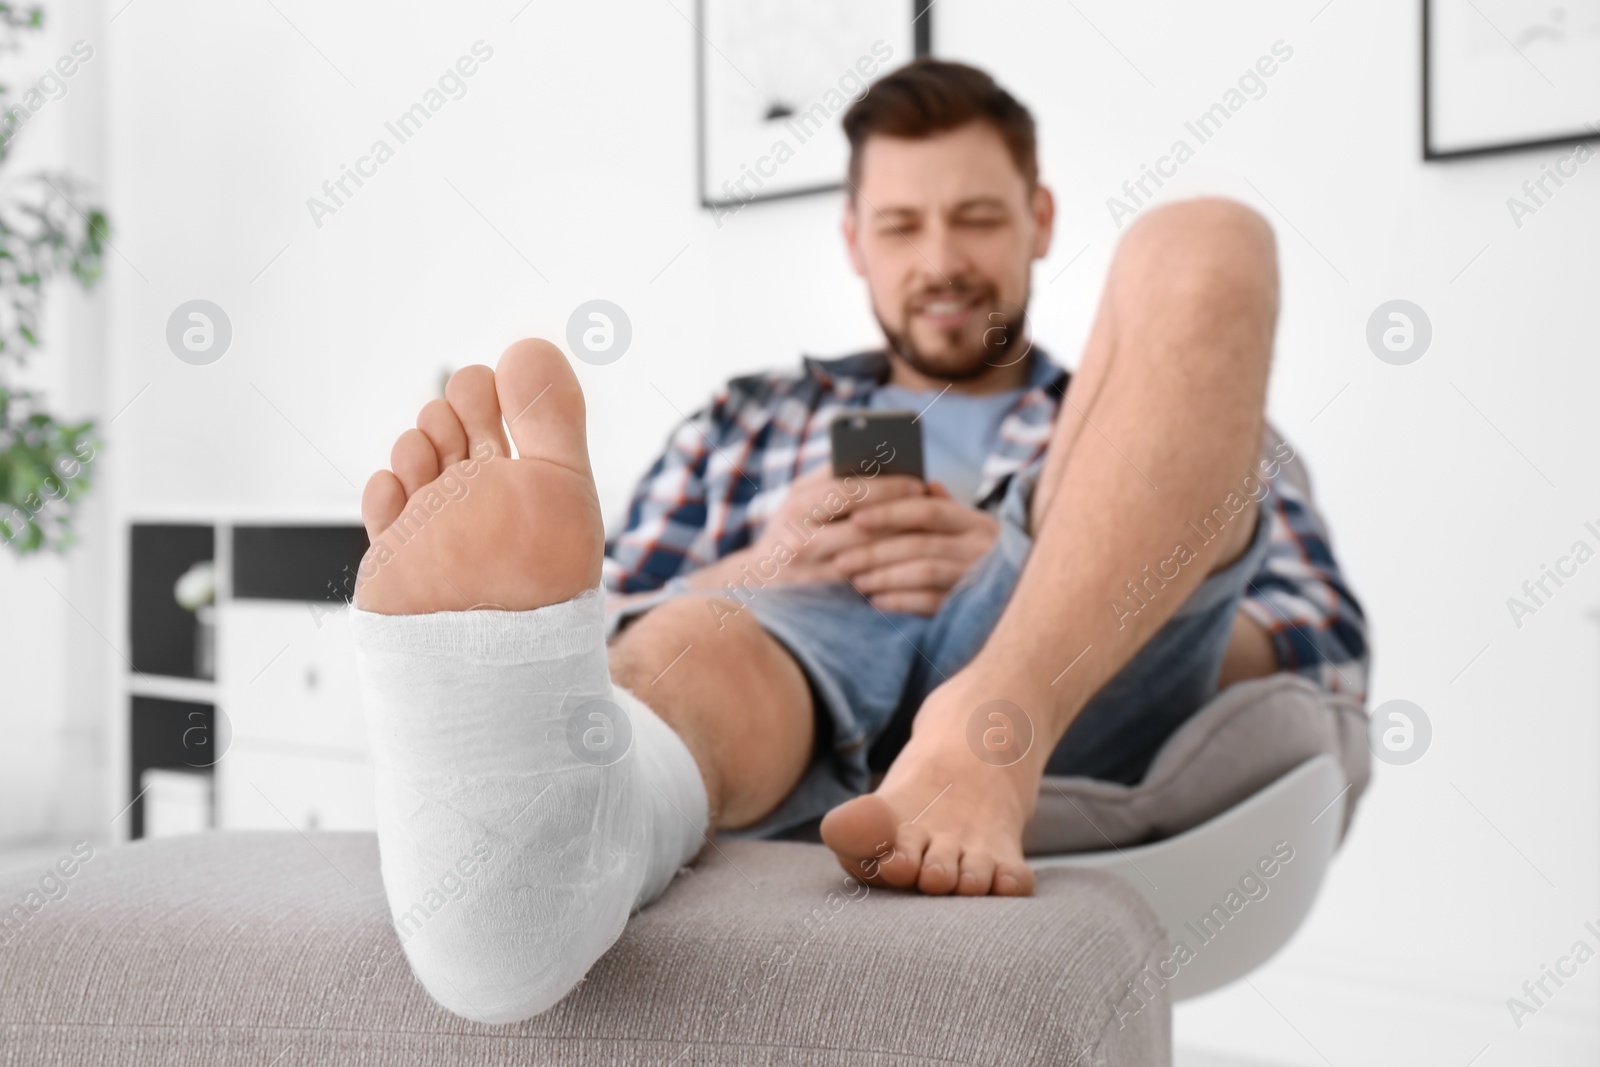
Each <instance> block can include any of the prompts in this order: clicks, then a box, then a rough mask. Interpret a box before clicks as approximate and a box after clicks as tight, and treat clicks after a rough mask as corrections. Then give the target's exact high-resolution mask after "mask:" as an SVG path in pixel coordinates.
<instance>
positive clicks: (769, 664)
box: [611, 596, 816, 829]
mask: <svg viewBox="0 0 1600 1067" xmlns="http://www.w3.org/2000/svg"><path fill="white" fill-rule="evenodd" d="M723 606H724V607H725V608H726V609H727V610H724V611H720V612H713V611H712V610H711V598H709V597H700V596H686V597H679V598H677V599H675V600H669V601H667V602H666V603H665V604H662V605H661V606H659V607H656V608H653V609H652V610H650V611H649V612H647V613H646V614H645V615H643V616H642V617H640V618H639V619H638V621H636V622H634V623H633V624H632V625H630V626H628V627H627V628H626V629H624V630H623V631H622V633H620V634H619V635H618V636H617V637H616V638H615V639H614V640H613V641H612V643H611V677H612V678H613V679H615V681H616V683H617V684H618V685H620V686H623V687H625V688H627V689H630V690H632V691H633V693H634V694H635V695H636V696H638V697H640V698H641V699H643V700H644V701H645V703H647V704H649V705H650V707H651V708H653V709H654V710H655V712H656V714H658V715H660V716H661V717H662V718H663V719H665V720H666V721H667V722H668V723H669V724H670V725H671V726H672V728H673V729H674V730H676V731H677V733H678V736H679V737H681V738H683V740H684V743H685V744H687V745H688V746H689V751H690V752H692V753H693V754H694V757H695V762H696V763H698V764H699V766H700V776H701V778H702V779H703V780H704V781H705V787H706V795H707V797H708V799H709V801H710V806H711V824H712V826H713V828H715V829H737V828H739V827H744V826H749V825H751V824H752V823H755V822H756V821H757V820H759V819H760V818H761V817H762V816H764V815H766V814H768V813H769V812H771V811H772V810H773V809H774V808H776V807H777V806H778V804H779V803H780V802H781V801H782V800H783V798H784V797H786V796H788V795H789V793H790V792H791V791H792V790H793V789H794V787H795V786H796V785H797V784H798V783H799V781H800V777H801V775H803V774H804V773H805V770H806V767H807V766H808V765H809V763H810V762H811V746H812V744H813V741H814V736H813V735H814V734H815V732H816V723H815V719H814V717H813V714H812V698H811V687H810V685H809V684H808V683H807V682H806V678H805V674H804V673H803V672H802V671H801V670H800V665H799V664H797V663H796V662H795V661H794V658H793V657H792V656H790V655H789V652H788V650H787V649H785V648H784V647H783V645H781V644H779V643H778V641H777V640H776V639H774V638H773V637H772V636H771V635H770V634H768V633H767V632H766V631H765V630H763V629H762V628H761V626H760V624H759V623H757V622H756V621H755V618H754V616H752V615H751V614H750V612H748V611H741V610H740V608H742V607H743V605H741V604H738V603H735V602H733V601H726V602H724V605H723Z"/></svg>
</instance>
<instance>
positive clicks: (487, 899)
mask: <svg viewBox="0 0 1600 1067" xmlns="http://www.w3.org/2000/svg"><path fill="white" fill-rule="evenodd" d="M844 126H845V130H846V133H847V135H848V136H849V139H850V143H851V160H850V170H849V195H848V197H847V199H846V207H845V215H844V221H843V234H844V238H845V243H846V246H847V248H848V250H849V254H850V257H851V262H852V263H853V265H854V267H855V269H856V271H857V272H858V273H859V274H860V275H861V276H862V277H863V278H864V279H866V283H867V290H868V293H869V296H870V298H871V300H872V306H873V311H874V313H875V314H876V316H877V318H878V320H879V322H880V324H881V326H882V328H883V332H884V337H885V340H886V347H885V350H884V351H882V352H877V353H867V354H864V355H861V356H858V357H852V358H850V359H846V360H842V361H833V362H819V361H808V362H807V364H806V367H805V369H804V372H803V373H801V374H799V375H789V376H781V375H780V376H757V377H752V378H742V379H738V380H736V381H734V382H732V383H730V384H729V386H728V387H727V389H726V390H725V391H724V392H723V393H721V394H720V395H719V396H718V397H717V398H716V400H715V401H714V402H713V404H712V405H711V406H710V407H709V408H708V409H707V410H706V411H704V412H702V413H700V414H699V415H698V416H696V417H695V418H694V419H692V420H690V422H689V423H688V425H686V426H685V427H683V428H682V429H681V430H680V431H679V432H678V433H677V434H676V435H675V436H674V437H673V439H672V441H671V443H670V445H669V448H668V450H667V453H666V454H665V455H664V456H662V457H661V459H660V460H658V461H657V463H656V464H655V466H654V468H653V469H652V470H651V472H650V473H649V475H648V476H647V477H646V479H645V481H644V483H643V484H642V486H641V488H640V491H639V493H638V495H637V496H636V498H635V500H634V501H633V504H632V507H631V508H630V510H629V514H628V517H627V523H626V526H625V528H624V529H623V530H622V531H620V532H619V533H618V534H617V535H616V537H615V538H614V539H613V540H612V541H611V542H610V543H609V544H608V545H603V543H602V533H601V519H600V515H599V509H598V504H597V502H596V497H595V492H594V485H593V479H592V477H591V475H590V473H589V465H588V456H587V452H586V448H585V441H584V429H583V426H584V422H583V399H582V396H581V393H580V391H579V389H578V386H577V384H576V379H575V378H574V377H573V375H572V372H571V370H570V368H569V367H568V365H567V363H566V359H565V357H564V356H562V354H561V353H560V352H559V351H558V350H557V349H555V348H554V347H553V346H551V345H549V344H547V343H545V342H541V341H526V342H521V343H519V344H517V345H514V346H513V347H512V348H511V349H510V350H508V351H507V353H506V354H505V355H504V356H503V357H502V359H501V361H500V363H499V366H498V368H497V370H496V371H493V372H491V371H490V370H489V369H488V368H487V367H469V368H466V369H465V370H462V371H460V372H458V373H457V374H456V375H455V376H454V377H453V378H452V379H451V380H450V383H449V385H448V387H447V389H446V395H445V398H444V399H441V400H436V401H434V402H432V403H430V404H429V405H428V406H427V407H425V408H424V409H423V411H422V413H421V415H420V416H419V418H418V421H417V429H414V430H408V431H406V433H405V434H403V435H402V436H401V437H400V439H399V441H398V442H397V443H396V445H395V448H394V453H393V456H392V467H393V470H392V471H380V472H379V473H378V474H376V475H374V477H373V479H372V480H371V482H369V484H368V486H367V489H366V493H365V495H364V498H363V514H364V517H365V521H366V524H367V527H368V530H369V533H370V535H371V537H372V540H373V543H374V544H373V549H372V552H371V553H370V554H369V556H368V558H367V560H366V561H364V563H363V567H362V574H361V581H360V584H359V586H358V590H357V595H356V607H357V609H358V610H357V611H356V612H355V623H356V633H357V639H358V643H359V647H360V650H361V656H362V671H363V687H364V691H365V695H366V700H367V705H368V719H369V725H370V728H371V732H372V738H373V749H374V760H375V763H376V765H377V767H378V777H379V818H380V830H379V833H380V843H381V846H382V854H383V872H384V882H385V887H386V890H387V892H388V895H389V899H390V903H391V908H392V910H393V911H394V913H395V915H396V916H397V918H398V917H399V916H400V915H401V914H403V913H405V912H406V911H407V909H409V908H411V907H412V905H413V903H414V902H415V901H417V900H420V899H423V896H424V894H425V893H426V892H427V891H429V890H431V889H432V887H433V886H434V885H435V884H436V883H437V882H438V881H439V877H440V873H441V871H443V870H446V869H450V868H451V864H452V861H453V860H455V859H456V858H457V857H459V856H461V855H463V854H464V853H467V852H468V850H469V848H471V847H474V845H475V843H477V844H483V843H487V844H488V846H489V847H488V848H487V849H486V850H485V851H488V852H489V853H490V854H491V855H492V856H493V857H494V859H493V861H492V862H489V861H485V862H484V870H482V871H480V872H478V878H477V880H476V881H475V882H474V883H473V884H474V885H481V886H482V887H483V888H481V889H478V888H475V889H473V890H472V891H471V892H470V893H469V894H468V895H466V896H465V897H463V898H462V899H461V900H460V901H456V902H452V903H451V904H450V905H449V906H448V907H445V908H443V909H441V910H440V911H438V913H437V914H434V915H433V916H432V917H431V919H430V920H429V922H428V923H427V924H426V925H425V926H423V927H421V928H420V929H419V930H416V931H415V932H414V935H413V936H412V937H411V938H410V940H408V941H407V942H406V950H407V954H408V956H409V958H410V960H411V963H412V966H413V969H414V970H415V971H416V973H417V975H418V977H419V978H420V979H421V980H422V982H423V983H424V984H425V985H426V986H427V988H428V989H429V991H430V992H431V993H432V994H433V995H434V996H435V998H436V999H438V1000H439V1001H440V1002H441V1003H442V1004H444V1005H445V1006H447V1007H449V1008H450V1009H451V1010H454V1011H457V1012H459V1013H460V1014H463V1015H466V1016H468V1017H471V1018H475V1019H480V1020H484V1021H491V1022H499V1021H509V1020H513V1019H519V1018H525V1017H527V1016H528V1015H530V1014H534V1013H536V1012H539V1011H543V1010H545V1009H546V1008H548V1007H549V1006H551V1005H552V1004H554V1003H556V1002H557V1001H558V1000H559V999H560V998H561V997H562V996H564V995H565V994H566V992H567V991H568V990H570V989H571V987H572V986H573V985H574V984H575V983H576V982H577V981H578V980H579V979H581V978H582V976H583V974H584V973H585V972H586V971H587V970H588V968H589V966H590V965H592V963H593V962H594V961H595V960H596V959H598V958H599V956H600V955H601V954H602V953H603V952H604V951H605V949H606V948H607V947H608V946H609V945H610V944H611V943H612V942H613V941H614V940H615V938H616V937H617V936H618V934H619V933H620V932H621V929H622V927H623V924H624V923H625V922H626V919H627V916H628V914H630V913H631V911H633V910H635V909H637V908H638V907H642V906H644V905H645V904H647V903H649V902H650V900H652V899H654V897H655V896H657V895H659V893H660V892H661V891H662V890H663V889H664V888H665V886H666V885H667V884H668V883H669V882H670V880H671V878H672V877H673V875H674V873H675V872H676V870H677V869H678V867H679V865H680V864H682V863H685V862H688V861H689V860H690V859H692V858H693V856H694V855H695V854H696V852H697V851H698V850H699V849H700V847H701V846H702V845H703V843H704V841H705V840H706V835H707V834H709V833H711V832H715V831H724V832H728V831H737V832H741V833H747V834H756V835H772V834H778V833H783V832H787V831H792V830H796V829H804V828H805V827H806V826H808V825H809V824H811V823H813V822H814V821H815V820H816V819H818V818H819V817H821V823H820V828H819V831H820V835H821V837H822V839H823V840H824V841H825V842H826V843H827V844H828V845H829V846H830V847H831V848H832V849H833V851H834V852H835V853H836V854H837V855H838V857H839V861H840V863H841V864H842V865H843V867H844V869H845V870H846V871H847V872H849V874H850V875H851V876H853V877H856V878H858V879H860V880H861V881H864V882H868V883H870V884H874V885H883V886H889V887H895V888H900V889H908V890H911V889H914V890H918V891H921V892H924V893H930V894H951V893H958V894H964V895H981V894H988V893H996V894H1026V893H1029V892H1031V890H1032V887H1033V875H1032V872H1031V871H1030V869H1029V868H1028V865H1027V863H1026V862H1025V861H1024V858H1023V854H1022V848H1021V838H1022V830H1023V827H1024V825H1025V824H1026V822H1027V820H1028V818H1029V817H1030V815H1031V814H1032V811H1033V806H1034V802H1035V798H1036V795H1037V790H1038V786H1039V781H1040V777H1041V776H1042V775H1043V774H1044V773H1045V772H1046V771H1049V772H1051V773H1060V774H1083V775H1091V776H1097V777H1101V778H1107V779H1112V780H1117V781H1124V782H1137V781H1138V780H1139V779H1140V777H1141V776H1142V775H1143V774H1144V772H1145V770H1146V769H1147V768H1148V766H1149V763H1150V760H1151V758H1152V757H1153V755H1154V753H1155V751H1156V750H1157V749H1158V748H1159V747H1160V745H1161V743H1162V742H1163V741H1164V740H1165V739H1166V738H1167V737H1168V736H1170V734H1171V733H1172V731H1173V730H1174V729H1176V728H1177V726H1178V725H1180V724H1181V723H1182V721H1183V720H1184V719H1185V718H1187V717H1188V716H1189V715H1190V714H1192V713H1193V712H1194V711H1195V710H1196V709H1197V708H1198V707H1199V706H1200V705H1201V704H1203V703H1204V702H1205V701H1206V700H1207V699H1209V698H1210V697H1211V696H1212V695H1213V694H1214V693H1215V692H1216V691H1217V690H1218V688H1219V687H1220V686H1222V685H1225V684H1228V683H1231V682H1233V681H1238V680H1241V679H1245V678H1250V677H1257V676H1261V675H1265V674H1268V673H1271V672H1273V671H1276V670H1286V669H1293V670H1300V671H1303V672H1305V673H1307V674H1308V675H1310V676H1312V677H1313V678H1314V679H1316V680H1318V681H1319V682H1321V683H1322V684H1324V685H1327V686H1329V687H1347V688H1352V689H1355V690H1357V691H1359V690H1360V689H1361V688H1362V687H1363V686H1364V677H1365V674H1364V671H1365V658H1366V646H1365V640H1364V636H1363V621H1362V616H1361V612H1360V608H1359V606H1358V605H1357V604H1356V602H1355V600H1354V598H1353V597H1352V595H1351V594H1350V592H1349V591H1348V590H1347V589H1346V588H1345V586H1344V584H1343V581H1342V579H1341V578H1340V576H1339V573H1338V570H1337V567H1336V565H1335V564H1334V562H1333V559H1332V557H1331V555H1330V554H1329V551H1328V546H1327V541H1326V537H1325V535H1324V534H1323V532H1322V531H1321V528H1320V525H1319V521H1318V519H1317V517H1316V515H1315V513H1314V512H1313V511H1311V510H1310V508H1309V504H1308V502H1307V501H1305V500H1304V499H1303V498H1302V497H1300V496H1299V495H1298V494H1297V492H1296V490H1295V489H1294V488H1293V485H1292V484H1291V480H1290V479H1289V478H1287V477H1285V476H1284V471H1283V468H1284V466H1285V465H1287V464H1292V463H1294V462H1297V461H1296V458H1295V456H1294V453H1293V450H1292V449H1290V448H1288V446H1287V445H1286V444H1284V443H1282V442H1281V441H1278V440H1277V439H1276V437H1275V435H1272V434H1270V431H1268V429H1267V428H1266V426H1265V422H1264V419H1263V415H1262V409H1263V406H1264V402H1265V395H1266V385H1267V376H1268V369H1269V365H1270V362H1271V350H1272V336H1273V330H1274V326H1275V321H1276V314H1277V268H1276V262H1275V254H1274V248H1273V240H1272V235H1271V232H1270V230H1269V229H1268V228H1267V226H1266V225H1265V223H1264V222H1263V221H1262V220H1261V219H1260V218H1259V217H1258V216H1257V215H1255V214H1254V213H1253V212H1251V211H1249V210H1248V209H1246V208H1244V207H1242V206H1240V205H1237V204H1233V203H1229V202H1225V201H1216V200H1205V201H1193V202H1188V203H1183V204H1176V205H1171V206H1168V207H1165V208H1161V209H1156V210H1152V211H1150V212H1148V213H1147V215H1146V217H1145V218H1143V219H1141V220H1140V221H1139V222H1138V223H1137V224H1136V225H1134V226H1133V227H1132V228H1131V229H1130V230H1129V232H1128V234H1127V235H1126V236H1125V237H1124V239H1123V241H1122V243H1121V245H1120V246H1119V248H1118V250H1117V255H1116V257H1115V261H1114V262H1113V265H1112V267H1111V271H1110V275H1109V277H1108V279H1107V282H1106V287H1105V291H1104V294H1103V296H1102V299H1101V302H1100V306H1099V309H1098V312H1097V316H1096V319H1095V324H1094V327H1093V330H1092V332H1091V335H1090V337H1089V340H1088V343H1087V346H1086V348H1085V351H1084V354H1083V357H1082V360H1081V363H1080V368H1079V370H1078V372H1077V373H1076V374H1075V375H1073V376H1072V378H1071V380H1070V385H1069V384H1068V379H1067V376H1066V374H1065V372H1064V371H1062V370H1060V369H1059V368H1058V367H1057V366H1055V365H1054V364H1053V363H1052V362H1051V361H1050V360H1049V359H1048V358H1047V357H1046V356H1045V355H1044V353H1043V352H1042V351H1040V350H1039V349H1038V348H1037V347H1034V346H1032V343H1031V340H1030V339H1029V338H1028V336H1027V333H1026V326H1025V323H1026V320H1025V318H1024V316H1023V309H1024V308H1025V307H1026V306H1027V303H1028V299H1029V275H1030V270H1031V266H1032V263H1033V261H1035V260H1037V259H1039V258H1041V257H1043V256H1044V255H1045V254H1046V252H1047V251H1048V249H1049V246H1050V238H1051V228H1052V223H1053V219H1054V202H1053V199H1052V197H1051V194H1050V192H1049V190H1048V189H1047V188H1045V187H1044V186H1043V185H1042V184H1040V183H1039V181H1038V173H1037V162H1036V154H1035V138H1034V127H1033V122H1032V119H1031V117H1030V116H1029V115H1028V112H1027V111H1026V110H1025V109H1024V108H1023V107H1022V106H1021V105H1020V104H1019V103H1017V102H1016V101H1015V100H1014V99H1013V98H1012V97H1010V96H1009V94H1007V93H1005V92H1004V91H1003V90H1002V89H1000V88H999V87H998V86H996V85H995V83H994V82H993V81H992V80H991V79H990V78H989V77H988V76H987V75H986V74H983V73H982V72H980V71H977V70H974V69H972V68H970V67H966V66H962V65H959V64H953V63H945V62H936V61H929V60H919V61H917V62H916V63H913V64H911V65H910V66H908V67H905V68H902V69H901V70H899V71H897V72H894V73H893V74H890V75H888V76H886V77H885V78H883V79H882V80H880V81H879V82H878V83H876V84H875V85H874V86H873V87H872V89H871V90H870V91H869V92H868V93H867V94H866V95H865V96H864V97H863V98H862V99H861V100H859V101H858V102H857V103H856V104H855V105H854V106H853V107H852V109H851V110H850V111H849V112H848V113H847V115H846V116H845V119H844ZM873 407H907V408H911V409H912V410H916V411H918V412H920V415H919V419H918V421H919V424H920V425H921V427H922V429H923V433H924V436H925V440H926V444H927V452H928V460H929V469H928V472H927V473H928V481H927V482H926V483H924V482H921V481H917V480H913V479H910V478H906V477H903V476H891V475H888V474H884V473H881V472H874V471H872V470H866V471H863V472H862V474H861V476H859V477H857V476H851V477H850V478H846V479H843V480H836V479H834V478H833V477H832V476H831V475H830V474H829V473H828V471H829V448H828V423H829V421H830V418H831V416H832V414H833V413H835V412H837V411H840V410H846V409H852V408H856V409H859V408H873ZM507 431H509V435H510V440H511V441H512V442H515V445H516V450H517V458H515V459H513V458H511V451H510V447H509V444H508V442H507V439H506V432H507ZM603 549H604V550H605V551H604V554H603ZM602 577H603V579H604V583H605V585H606V587H607V588H608V589H610V590H611V591H613V593H614V594H616V595H615V596H614V597H613V599H612V603H611V605H610V608H611V612H610V617H609V619H608V618H607V617H606V615H605V612H604V608H603V603H602V598H601V597H600V595H599V594H598V593H597V592H596V591H595V590H596V587H597V586H598V585H599V584H600V583H601V581H602ZM468 609H477V610H468ZM996 731H998V734H997V733H996ZM996 736H998V738H999V743H998V744H994V743H992V742H993V740H994V738H995V737H996ZM997 753H998V755H997ZM880 770H881V771H882V772H883V776H882V779H881V781H879V782H877V784H876V788H875V789H872V791H871V792H867V790H868V789H869V788H872V786H873V772H874V771H880ZM478 854H479V855H481V854H482V853H481V852H480V853H478Z"/></svg>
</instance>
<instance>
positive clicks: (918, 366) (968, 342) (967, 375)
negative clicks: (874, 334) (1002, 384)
mask: <svg viewBox="0 0 1600 1067" xmlns="http://www.w3.org/2000/svg"><path fill="white" fill-rule="evenodd" d="M951 298H954V299H958V300H960V299H968V300H972V299H975V301H976V302H975V304H974V307H973V314H972V315H971V316H970V317H969V318H968V319H967V321H966V323H965V324H964V325H962V326H961V327H959V328H957V329H954V330H943V331H940V334H941V342H942V343H941V344H940V345H939V346H938V349H937V350H935V351H928V350H927V349H926V348H924V347H922V346H919V345H918V344H917V343H916V341H914V340H913V339H912V337H911V331H910V329H909V327H908V328H907V329H904V330H896V329H894V328H892V327H891V326H890V325H889V324H888V323H887V322H885V321H884V320H883V316H881V315H878V314H877V312H876V311H874V312H873V314H874V316H875V317H876V318H877V320H878V327H879V328H880V329H881V330H883V336H884V338H885V340H886V341H887V342H888V346H889V349H890V351H891V352H893V353H894V354H895V355H897V356H899V357H900V358H901V359H902V360H904V361H905V362H906V364H907V365H908V366H910V367H911V369H912V370H915V371H916V372H917V373H919V374H922V375H924V376H926V377H929V378H937V379H939V380H941V381H950V382H960V381H969V380H971V379H973V378H979V377H982V376H983V375H984V374H986V373H987V372H988V371H990V370H991V369H993V368H996V367H1010V366H1012V365H1014V364H1016V363H1018V362H1020V361H1021V360H1023V359H1024V358H1026V357H1027V355H1028V351H1029V349H1030V348H1031V347H1032V345H1031V343H1030V342H1029V341H1028V339H1027V329H1028V315H1027V311H1026V307H1027V301H1028V293H1027V292H1026V291H1024V293H1023V298H1022V300H1023V302H1022V304H1021V305H1017V304H1012V303H1010V302H1009V301H1005V300H1001V299H999V297H998V296H997V295H996V294H995V291H994V288H993V287H992V286H981V287H980V286H973V285H959V284H958V285H954V286H951V287H948V288H941V289H939V290H936V291H932V292H924V293H919V294H917V295H916V296H914V297H909V298H907V300H906V302H905V304H904V306H903V309H902V313H901V321H902V322H906V323H909V322H911V321H912V319H913V317H914V315H915V310H914V309H915V306H916V305H917V304H919V303H922V302H925V301H927V300H932V299H951Z"/></svg>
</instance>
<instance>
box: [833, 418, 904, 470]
mask: <svg viewBox="0 0 1600 1067" xmlns="http://www.w3.org/2000/svg"><path fill="white" fill-rule="evenodd" d="M828 431H829V437H830V439H831V442H832V445H833V476H834V477H835V478H844V477H848V476H849V475H852V474H853V475H855V476H856V477H858V478H876V477H877V476H878V475H880V474H905V475H909V476H910V477H912V478H917V479H919V480H920V479H921V478H922V476H923V472H922V427H921V426H920V425H918V423H917V413H916V412H914V411H889V410H885V411H877V410H868V409H864V408H863V409H860V410H850V411H841V412H839V413H838V414H837V415H835V416H834V417H833V423H832V424H831V425H830V426H829V427H828Z"/></svg>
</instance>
